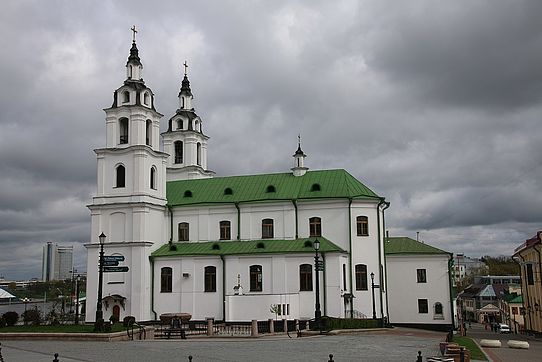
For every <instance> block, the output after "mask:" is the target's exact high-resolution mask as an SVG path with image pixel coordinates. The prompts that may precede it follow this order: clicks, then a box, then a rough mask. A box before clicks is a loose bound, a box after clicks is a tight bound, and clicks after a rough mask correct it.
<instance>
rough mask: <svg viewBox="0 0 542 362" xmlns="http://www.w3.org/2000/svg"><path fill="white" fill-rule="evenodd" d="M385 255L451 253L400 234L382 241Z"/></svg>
mask: <svg viewBox="0 0 542 362" xmlns="http://www.w3.org/2000/svg"><path fill="white" fill-rule="evenodd" d="M384 252H385V254H386V255H392V254H451V253H448V252H447V251H444V250H441V249H438V248H435V247H434V246H431V245H427V244H424V243H420V242H419V241H416V240H414V239H411V238H408V237H405V236H401V237H392V238H386V243H384Z"/></svg>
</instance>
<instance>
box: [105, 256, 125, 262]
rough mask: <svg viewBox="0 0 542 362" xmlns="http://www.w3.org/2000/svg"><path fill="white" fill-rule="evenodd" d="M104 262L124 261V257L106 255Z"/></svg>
mask: <svg viewBox="0 0 542 362" xmlns="http://www.w3.org/2000/svg"><path fill="white" fill-rule="evenodd" d="M104 260H107V261H113V260H115V261H124V255H104Z"/></svg>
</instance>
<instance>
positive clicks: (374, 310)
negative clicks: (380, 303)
mask: <svg viewBox="0 0 542 362" xmlns="http://www.w3.org/2000/svg"><path fill="white" fill-rule="evenodd" d="M375 288H376V286H375V273H373V272H371V290H372V292H373V319H376V304H375Z"/></svg>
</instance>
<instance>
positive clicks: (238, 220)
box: [234, 202, 241, 240]
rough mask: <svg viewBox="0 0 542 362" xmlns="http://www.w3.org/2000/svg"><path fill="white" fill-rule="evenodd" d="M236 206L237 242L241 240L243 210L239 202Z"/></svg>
mask: <svg viewBox="0 0 542 362" xmlns="http://www.w3.org/2000/svg"><path fill="white" fill-rule="evenodd" d="M234 205H235V208H236V209H237V240H241V209H240V208H239V203H238V202H236V203H234Z"/></svg>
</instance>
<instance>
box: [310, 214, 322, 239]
mask: <svg viewBox="0 0 542 362" xmlns="http://www.w3.org/2000/svg"><path fill="white" fill-rule="evenodd" d="M309 236H311V237H315V236H322V219H320V218H319V217H311V218H310V219H309Z"/></svg>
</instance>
